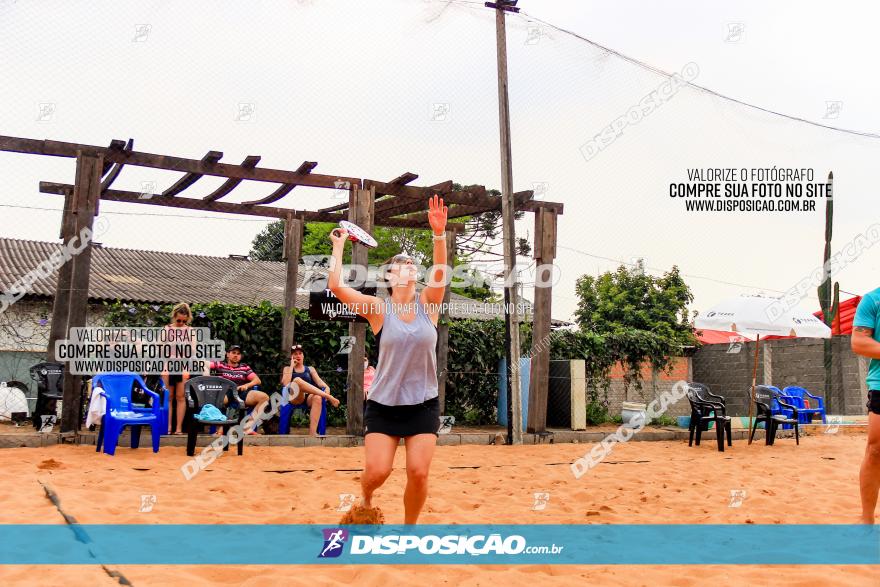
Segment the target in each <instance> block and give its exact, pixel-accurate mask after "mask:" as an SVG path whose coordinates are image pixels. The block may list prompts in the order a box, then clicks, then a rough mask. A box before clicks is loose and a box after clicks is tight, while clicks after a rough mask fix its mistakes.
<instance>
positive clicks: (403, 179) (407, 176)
mask: <svg viewBox="0 0 880 587" xmlns="http://www.w3.org/2000/svg"><path fill="white" fill-rule="evenodd" d="M418 178H419V176H418V175H416V174H415V173H410V172H409V171H407V172H406V173H401V174H400V175H399V176H397V177H395V178H394V179H392V180H391V181H390V182H388V183H393V184H395V185H406V184H408V183H410V182H412V181H415V180H417V179H418Z"/></svg>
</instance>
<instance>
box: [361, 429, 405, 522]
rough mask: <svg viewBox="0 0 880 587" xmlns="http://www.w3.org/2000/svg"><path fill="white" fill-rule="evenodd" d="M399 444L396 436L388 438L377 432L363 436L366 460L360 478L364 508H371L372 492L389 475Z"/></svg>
mask: <svg viewBox="0 0 880 587" xmlns="http://www.w3.org/2000/svg"><path fill="white" fill-rule="evenodd" d="M399 443H400V438H398V437H397V436H388V435H387V434H379V433H377V432H374V433H371V434H367V435H366V436H364V451H365V452H366V459H365V463H364V474H363V476H362V477H361V489H362V490H363V493H364V503H363V505H364V506H365V507H368V508H369V507H373V506H372V505H371V502H372V499H373V492H374V491H376V490H377V489H379V487H381V486H382V484H383V483H385V480H386V479H388V476H389V475H391V468H392V466H393V465H394V453H395V452H397V445H398V444H399Z"/></svg>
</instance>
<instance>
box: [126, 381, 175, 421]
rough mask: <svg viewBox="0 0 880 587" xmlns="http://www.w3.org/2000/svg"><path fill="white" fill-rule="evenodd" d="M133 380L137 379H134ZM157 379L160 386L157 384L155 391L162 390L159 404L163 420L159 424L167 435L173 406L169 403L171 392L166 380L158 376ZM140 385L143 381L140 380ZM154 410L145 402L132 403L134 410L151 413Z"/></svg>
mask: <svg viewBox="0 0 880 587" xmlns="http://www.w3.org/2000/svg"><path fill="white" fill-rule="evenodd" d="M132 381H135V380H132ZM156 381H157V383H158V386H156V388H155V389H153V391H155V392H156V393H159V392H161V397H160V400H161V401H160V406H159V412H160V413H161V414H162V422H161V423H160V424H159V425H160V426H161V427H162V434H163V435H167V434H168V422H169V419H170V418H171V406H170V404H169V402H170V397H171V393H170V392H169V391H168V388H167V387H165V382H164V381H162V378H161V377H157V378H156ZM138 385H141V383H140V382H139V383H138ZM143 389H150V388H149V387H143ZM152 410H153V408H152V407H150V406H146V405H144V404H132V411H134V412H143V413H144V414H149V413H151V412H152Z"/></svg>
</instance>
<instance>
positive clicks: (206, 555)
mask: <svg viewBox="0 0 880 587" xmlns="http://www.w3.org/2000/svg"><path fill="white" fill-rule="evenodd" d="M0 544H2V545H3V547H2V548H0V564H96V563H101V564H165V565H183V564H187V565H189V564H211V565H217V564H271V565H285V564H297V565H299V564H349V565H350V564H434V565H435V564H455V565H460V564H480V565H485V564H506V565H509V564H578V565H609V564H612V565H617V564H621V565H624V564H637V565H643V564H644V565H657V564H660V565H664V564H669V565H672V564H676V565H679V564H689V565H690V564H694V565H696V564H701V565H703V564H722V565H726V564H750V565H751V564H762V565H770V564H772V565H780V564H793V565H830V564H834V565H865V564H868V565H880V526H861V525H817V524H785V525H783V524H773V525H760V524H746V525H723V524H715V525H686V524H679V525H664V524H647V525H616V524H615V525H601V524H595V525H430V524H428V525H417V526H406V525H399V526H394V525H384V526H332V525H303V524H296V525H278V524H274V525H273V524H269V525H262V524H247V525H246V524H230V525H197V524H193V525H183V524H180V525H178V524H172V525H141V524H75V525H71V526H67V525H36V524H33V525H30V524H17V525H14V524H7V525H0Z"/></svg>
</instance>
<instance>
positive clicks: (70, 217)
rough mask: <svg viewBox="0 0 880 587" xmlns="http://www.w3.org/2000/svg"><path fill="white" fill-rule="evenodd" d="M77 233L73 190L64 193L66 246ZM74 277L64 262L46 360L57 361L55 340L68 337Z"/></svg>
mask: <svg viewBox="0 0 880 587" xmlns="http://www.w3.org/2000/svg"><path fill="white" fill-rule="evenodd" d="M75 234H76V208H75V207H74V205H73V191H72V190H71V191H68V192H66V193H65V194H64V211H63V212H62V215H61V241H62V246H66V245H67V243H69V242H70V239H72V238H73V236H74V235H75ZM72 277H73V263H69V262H68V263H64V264H63V265H61V267H60V268H59V269H58V282H57V285H56V286H55V299H54V301H53V303H52V323H51V324H50V326H49V346H48V348H47V349H46V360H48V361H50V362H53V361H55V341H57V340H64V339H66V338H67V318H68V316H67V314H68V307H69V304H70V280H71V278H72Z"/></svg>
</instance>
